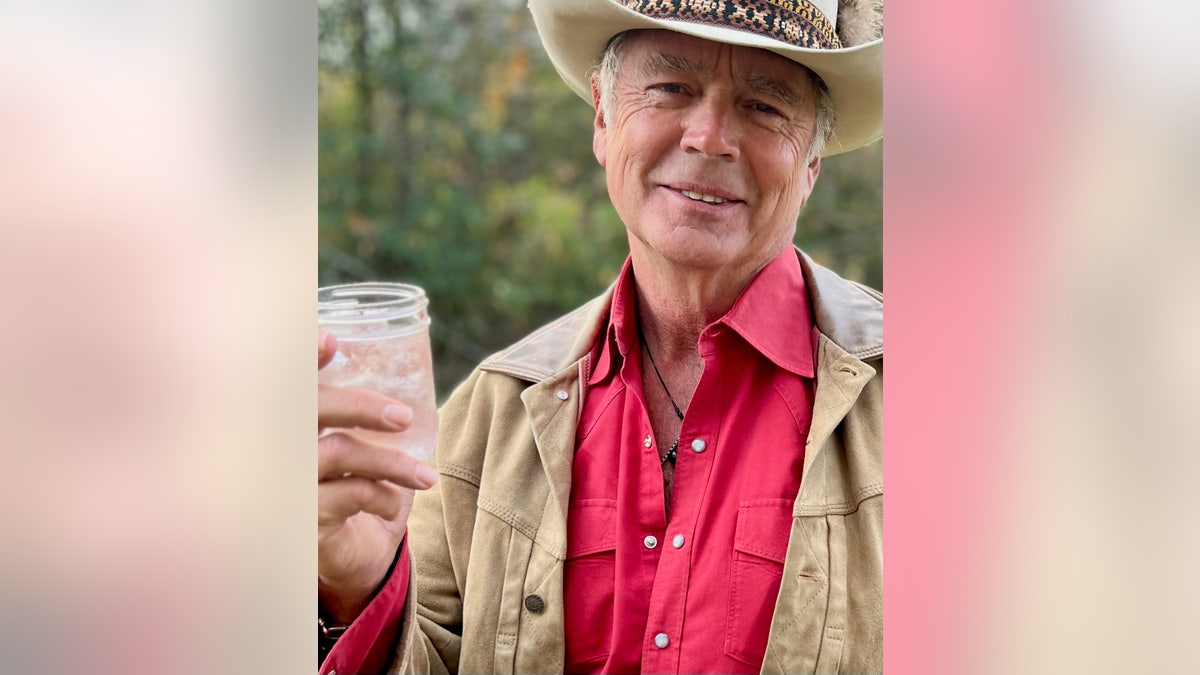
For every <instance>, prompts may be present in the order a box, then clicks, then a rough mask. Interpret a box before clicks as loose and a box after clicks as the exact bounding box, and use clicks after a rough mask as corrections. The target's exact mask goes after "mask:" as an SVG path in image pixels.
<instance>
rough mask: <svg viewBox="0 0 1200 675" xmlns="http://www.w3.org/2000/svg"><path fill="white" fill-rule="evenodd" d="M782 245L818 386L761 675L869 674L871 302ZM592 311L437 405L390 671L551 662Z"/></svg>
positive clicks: (876, 507)
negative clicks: (801, 286)
mask: <svg viewBox="0 0 1200 675" xmlns="http://www.w3.org/2000/svg"><path fill="white" fill-rule="evenodd" d="M798 255H799V256H800V261H801V266H802V267H803V270H804V276H805V281H806V282H807V284H808V289H809V293H810V294H811V296H812V306H813V309H814V313H815V318H816V325H817V329H818V330H819V331H820V333H821V335H820V338H819V342H818V347H817V349H818V355H817V356H818V359H817V366H816V379H817V387H816V398H815V401H814V409H813V419H812V427H811V430H810V432H809V437H808V446H807V449H806V454H805V458H804V474H803V479H802V484H801V486H800V492H799V494H798V495H797V496H796V503H795V509H794V515H795V517H794V519H793V521H792V531H791V536H790V540H789V543H788V549H787V559H786V562H785V563H784V566H783V579H782V583H781V585H780V589H779V597H778V598H777V599H776V600H775V613H774V618H773V619H772V622H771V633H770V637H769V641H768V643H767V650H766V655H765V657H764V659H763V666H762V672H764V673H834V672H844V673H869V672H879V671H880V670H882V667H883V612H882V609H883V608H882V601H883V594H882V575H883V445H882V440H883V439H882V418H883V297H882V295H880V294H879V293H877V292H875V291H873V290H870V289H867V288H865V287H863V286H860V285H858V284H855V283H852V282H849V281H846V280H844V279H842V278H841V277H839V276H837V275H836V274H834V273H833V272H831V271H829V270H827V269H825V268H823V267H820V266H818V265H816V264H815V263H813V262H812V261H811V260H810V259H808V257H807V256H805V255H804V254H802V253H798ZM610 292H611V289H610ZM608 306H609V296H608V295H607V294H606V295H605V296H602V297H600V298H597V299H596V300H593V301H592V302H590V303H588V304H587V305H584V306H583V307H581V308H580V309H578V310H576V311H574V312H572V313H571V314H568V315H566V316H564V317H562V318H561V319H559V320H557V321H555V322H553V323H551V324H549V325H547V326H545V327H543V328H541V329H539V330H538V331H537V332H535V333H533V334H532V335H530V336H529V337H527V338H525V339H524V340H522V341H521V342H519V343H518V344H516V345H515V346H513V347H511V348H509V349H508V350H506V351H503V352H501V353H499V354H496V355H495V356H493V357H491V358H489V359H488V360H487V361H485V362H484V363H483V364H481V365H480V367H479V368H478V369H477V370H476V371H475V372H474V373H473V374H472V375H471V376H470V377H469V378H468V379H467V380H466V381H465V382H464V383H463V384H462V385H460V386H459V387H458V389H457V390H456V391H455V392H454V394H453V395H452V396H451V397H450V399H449V400H448V401H447V402H446V404H445V406H444V407H443V408H442V410H441V413H440V416H441V430H440V438H439V439H438V447H437V455H436V463H437V468H438V471H439V473H440V474H441V479H440V481H439V482H438V485H437V486H436V487H435V488H433V489H432V490H429V491H428V492H423V493H419V494H418V496H417V498H416V503H415V505H414V507H413V512H412V517H411V519H410V521H409V537H408V541H407V543H406V544H405V545H408V546H411V547H412V548H411V552H412V556H413V561H414V563H413V570H414V573H413V575H412V577H411V578H412V581H411V582H410V587H409V595H408V600H407V603H406V605H405V608H404V627H403V629H402V632H401V636H400V639H399V646H398V650H397V654H396V658H395V660H394V661H393V663H392V665H391V671H390V672H393V673H398V672H414V673H446V672H462V673H516V672H525V673H561V672H562V670H563V660H564V653H565V648H564V641H563V612H564V607H563V561H564V559H565V558H566V553H567V503H568V499H569V496H570V492H571V461H572V457H573V455H574V443H575V427H576V424H577V422H578V420H579V416H580V410H581V405H580V403H581V395H580V380H581V373H582V372H583V368H584V367H585V364H584V359H587V358H590V356H589V352H590V350H591V347H592V345H593V344H594V341H595V339H596V336H597V334H598V332H599V330H600V329H601V327H602V326H603V325H604V324H605V321H606V319H607V309H608ZM534 596H536V597H534ZM566 609H568V610H569V608H566Z"/></svg>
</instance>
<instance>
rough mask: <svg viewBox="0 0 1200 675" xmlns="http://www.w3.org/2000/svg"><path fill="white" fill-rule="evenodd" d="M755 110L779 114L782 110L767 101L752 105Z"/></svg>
mask: <svg viewBox="0 0 1200 675" xmlns="http://www.w3.org/2000/svg"><path fill="white" fill-rule="evenodd" d="M751 107H752V108H754V111H755V112H760V113H766V114H768V115H779V114H780V112H779V111H778V110H776V109H775V108H773V107H771V106H769V105H767V104H766V103H754V104H752V105H751Z"/></svg>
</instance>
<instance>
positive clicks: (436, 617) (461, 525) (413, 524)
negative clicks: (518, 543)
mask: <svg viewBox="0 0 1200 675" xmlns="http://www.w3.org/2000/svg"><path fill="white" fill-rule="evenodd" d="M479 378H480V373H479V372H478V371H476V372H475V373H473V374H472V375H471V377H469V378H468V379H467V380H466V381H465V382H464V383H463V384H461V385H460V386H459V387H458V388H457V389H456V390H455V392H454V393H453V394H452V395H451V397H450V398H449V400H447V402H446V404H445V405H444V406H443V407H442V409H441V410H440V411H439V412H438V427H439V430H438V443H437V451H436V453H435V456H434V463H435V465H436V466H437V468H438V474H439V476H438V482H437V484H436V485H435V486H434V487H432V488H430V489H429V490H425V491H421V492H418V493H417V495H416V497H415V499H414V502H413V509H412V514H411V515H410V516H409V521H408V538H407V540H406V545H408V546H410V547H411V551H412V574H411V575H410V578H409V588H408V597H407V599H406V601H405V605H404V610H403V622H402V628H401V633H400V636H399V640H398V644H397V652H396V656H395V659H394V660H393V662H392V664H391V667H390V668H389V670H388V672H389V673H454V672H458V668H459V657H460V652H461V648H462V624H463V600H462V598H463V589H464V587H465V585H466V569H467V561H468V560H469V553H470V550H471V543H472V536H473V532H474V524H475V510H476V508H477V506H476V505H477V501H478V496H479V476H478V473H477V472H473V471H471V470H470V467H464V466H462V464H463V463H462V462H454V463H453V465H452V467H451V466H449V463H444V462H442V461H440V460H441V458H444V457H447V456H455V457H459V456H462V455H463V454H464V453H468V454H476V453H478V454H481V451H482V448H483V447H484V446H486V442H487V435H488V428H489V425H488V422H487V419H486V417H484V418H483V419H481V418H480V415H481V410H480V408H481V407H483V406H482V402H480V401H476V400H474V399H475V397H474V395H473V394H474V392H475V390H476V388H477V384H478V380H479ZM472 447H474V448H478V450H475V451H473V452H472V451H471V448H472Z"/></svg>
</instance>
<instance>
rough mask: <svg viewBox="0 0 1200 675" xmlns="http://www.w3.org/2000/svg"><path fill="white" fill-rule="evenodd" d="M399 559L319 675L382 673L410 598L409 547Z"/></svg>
mask: <svg viewBox="0 0 1200 675" xmlns="http://www.w3.org/2000/svg"><path fill="white" fill-rule="evenodd" d="M399 556H400V557H399V559H398V560H396V565H395V566H394V567H393V568H392V573H391V575H390V576H389V577H388V579H387V581H386V582H384V584H383V588H381V589H379V592H378V593H376V594H375V597H374V598H372V599H371V604H369V605H367V608H366V609H364V610H363V611H362V614H359V615H358V618H357V619H355V620H354V623H352V624H350V627H349V628H347V629H346V632H345V633H344V634H343V635H342V637H341V638H339V639H338V641H337V644H335V645H334V646H333V649H330V650H329V655H328V656H326V657H325V660H324V661H323V662H322V663H321V667H320V670H319V671H318V672H319V673H320V675H332V674H333V673H381V672H383V669H384V668H386V667H387V664H388V663H389V662H390V661H391V659H392V656H393V655H394V654H395V652H396V638H397V636H398V635H399V634H400V613H401V612H402V611H403V610H404V599H405V598H406V597H408V574H409V560H408V546H407V545H406V544H401V545H400V554H399Z"/></svg>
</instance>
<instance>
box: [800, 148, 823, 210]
mask: <svg viewBox="0 0 1200 675" xmlns="http://www.w3.org/2000/svg"><path fill="white" fill-rule="evenodd" d="M819 175H821V158H820V157H814V158H813V160H812V161H811V162H809V163H808V166H806V167H804V178H805V181H806V182H807V183H808V184H807V185H806V186H805V192H804V201H803V202H801V204H800V205H801V206H804V205H805V204H807V203H808V198H809V197H811V196H812V191H813V186H814V185H816V184H817V176H819Z"/></svg>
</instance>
